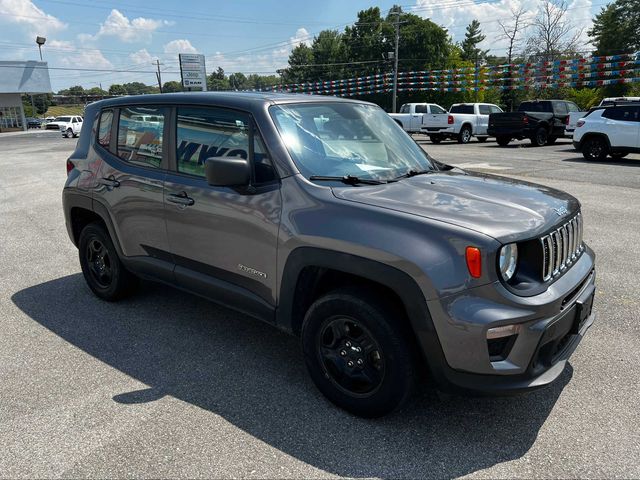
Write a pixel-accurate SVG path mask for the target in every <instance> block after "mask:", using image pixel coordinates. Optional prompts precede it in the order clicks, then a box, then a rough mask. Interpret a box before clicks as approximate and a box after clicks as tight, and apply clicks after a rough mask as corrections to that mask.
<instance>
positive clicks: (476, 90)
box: [475, 49, 480, 103]
mask: <svg viewBox="0 0 640 480" xmlns="http://www.w3.org/2000/svg"><path fill="white" fill-rule="evenodd" d="M475 73H476V88H475V92H476V97H475V98H476V100H475V102H476V103H478V76H479V75H480V72H478V49H476V72H475Z"/></svg>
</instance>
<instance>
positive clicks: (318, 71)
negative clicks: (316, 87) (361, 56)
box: [310, 30, 348, 81]
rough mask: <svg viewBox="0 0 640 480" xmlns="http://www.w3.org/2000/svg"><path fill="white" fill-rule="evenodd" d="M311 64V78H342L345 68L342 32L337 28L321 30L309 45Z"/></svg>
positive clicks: (345, 53) (344, 48) (345, 58)
mask: <svg viewBox="0 0 640 480" xmlns="http://www.w3.org/2000/svg"><path fill="white" fill-rule="evenodd" d="M311 51H312V52H313V64H314V66H313V67H311V68H310V72H311V80H312V81H314V80H322V79H324V78H342V76H343V75H344V74H345V72H346V70H347V68H346V64H347V59H348V57H347V50H346V47H345V44H344V40H343V37H342V34H341V33H339V32H338V31H337V30H323V31H321V32H320V33H319V34H318V36H317V37H315V38H314V39H313V43H312V45H311Z"/></svg>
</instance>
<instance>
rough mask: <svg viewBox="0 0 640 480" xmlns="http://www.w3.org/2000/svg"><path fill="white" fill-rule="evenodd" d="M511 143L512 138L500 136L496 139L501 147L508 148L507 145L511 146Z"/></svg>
mask: <svg viewBox="0 0 640 480" xmlns="http://www.w3.org/2000/svg"><path fill="white" fill-rule="evenodd" d="M510 141H511V137H503V136H502V135H499V136H497V137H496V142H497V143H498V145H500V146H501V147H506V146H507V145H509V142H510Z"/></svg>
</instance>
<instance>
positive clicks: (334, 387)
mask: <svg viewBox="0 0 640 480" xmlns="http://www.w3.org/2000/svg"><path fill="white" fill-rule="evenodd" d="M380 298H381V297H380V296H376V295H373V294H372V293H371V292H369V291H368V290H365V289H360V288H349V289H343V290H337V291H334V292H331V293H329V294H327V295H325V296H323V297H321V298H320V299H318V300H316V301H315V302H314V303H313V305H311V307H310V308H309V310H308V311H307V314H306V316H305V320H304V323H303V327H302V349H303V352H304V357H305V363H306V365H307V369H308V371H309V374H310V376H311V378H312V379H313V381H314V383H315V384H316V386H317V387H318V389H319V390H320V391H321V392H322V393H323V394H324V395H325V397H327V398H328V399H329V400H330V401H331V402H333V403H334V404H335V405H337V406H338V407H340V408H343V409H345V410H347V411H349V412H351V413H352V414H354V415H358V416H361V417H366V418H373V417H381V416H383V415H386V414H388V413H390V412H392V411H393V410H395V409H396V408H398V407H399V406H400V405H402V403H403V402H404V401H405V400H406V399H407V398H408V396H409V394H410V392H411V390H412V387H413V383H414V377H415V368H414V362H413V359H412V351H413V349H412V348H411V344H410V342H409V341H408V334H407V333H406V332H405V328H404V323H403V322H402V320H403V319H402V318H399V313H400V312H398V311H397V309H394V308H393V307H392V306H391V305H390V304H387V303H386V302H384V301H382V300H381V299H380Z"/></svg>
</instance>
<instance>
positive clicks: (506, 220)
mask: <svg viewBox="0 0 640 480" xmlns="http://www.w3.org/2000/svg"><path fill="white" fill-rule="evenodd" d="M333 193H334V195H335V196H336V197H337V198H340V199H342V200H346V201H350V202H358V203H364V204H367V205H373V206H376V207H381V208H386V209H391V210H397V211H401V212H406V213H410V214H413V215H418V216H421V217H426V218H430V219H434V220H438V221H441V222H446V223H450V224H453V225H458V226H460V227H464V228H469V229H472V230H475V231H477V232H480V233H483V234H485V235H489V236H491V237H493V238H495V239H497V240H499V241H502V242H505V243H506V242H510V241H514V240H522V239H525V238H532V237H536V236H539V235H541V234H542V233H545V232H546V231H548V230H549V229H550V228H551V227H553V226H554V225H558V224H561V223H564V220H565V219H569V218H571V217H573V216H574V215H575V214H576V213H577V212H578V210H579V209H580V203H579V202H578V200H576V199H575V198H574V197H572V196H571V195H569V194H568V193H565V192H562V191H560V190H555V189H553V188H549V187H545V186H542V185H536V184H533V183H528V182H522V181H520V180H514V179H510V178H505V177H498V176H495V175H486V174H479V173H470V172H464V171H462V170H460V169H455V170H450V171H447V172H437V173H431V174H426V175H419V176H415V177H411V178H407V179H404V180H401V181H399V182H395V183H388V184H383V185H374V186H366V187H348V188H347V187H344V188H334V189H333Z"/></svg>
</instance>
